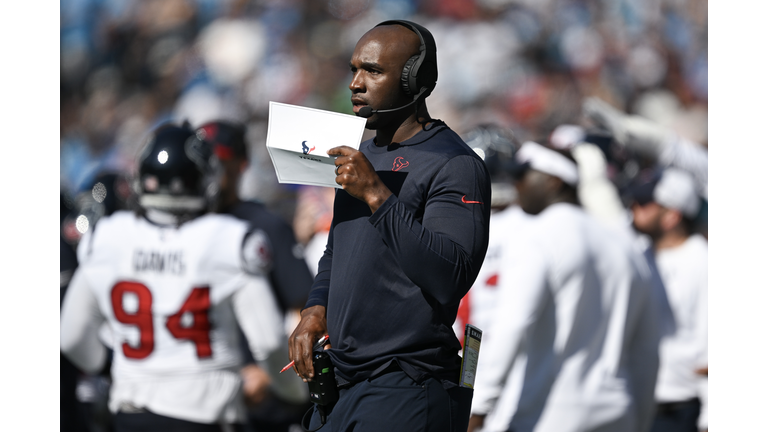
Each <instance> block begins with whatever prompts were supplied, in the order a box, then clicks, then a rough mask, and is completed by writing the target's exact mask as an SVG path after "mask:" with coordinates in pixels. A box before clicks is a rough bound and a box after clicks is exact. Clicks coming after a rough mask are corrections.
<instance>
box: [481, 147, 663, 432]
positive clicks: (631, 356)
mask: <svg viewBox="0 0 768 432" xmlns="http://www.w3.org/2000/svg"><path fill="white" fill-rule="evenodd" d="M516 159H517V161H518V162H519V164H520V167H518V168H519V170H518V180H517V181H516V182H515V186H516V189H517V191H518V202H519V204H520V206H521V207H522V209H523V210H524V211H525V212H526V213H529V214H531V215H534V216H533V217H531V219H530V221H529V223H528V224H527V229H528V233H527V235H526V236H525V239H527V242H526V244H525V247H522V245H520V246H521V247H516V248H510V251H511V254H514V255H515V256H508V257H505V258H503V259H504V260H505V262H509V265H510V268H509V269H506V270H507V271H505V273H504V274H505V275H506V276H505V277H504V278H503V279H501V278H500V279H499V281H498V283H499V285H500V287H499V298H498V304H497V306H496V310H495V312H494V316H493V320H492V324H491V326H490V329H489V330H488V332H487V335H484V338H483V342H482V349H481V353H480V356H479V365H478V370H477V377H476V381H475V385H474V390H475V393H474V398H473V403H472V417H471V419H470V426H469V428H468V430H469V431H470V432H471V431H474V430H479V429H480V428H483V427H484V426H485V425H484V420H485V416H486V415H487V414H488V413H489V412H491V411H492V410H493V409H494V407H495V405H496V404H497V403H498V402H499V397H500V396H501V395H502V394H503V393H504V387H505V385H507V382H508V381H509V379H508V377H509V376H510V374H512V373H513V372H514V368H513V367H512V365H513V364H514V362H515V360H516V359H517V358H518V357H519V356H520V355H521V354H525V355H526V356H527V362H526V365H525V371H524V374H523V375H524V376H523V379H522V387H521V389H520V395H519V400H518V403H517V407H516V409H515V412H514V414H513V415H512V416H511V420H510V421H509V423H508V424H506V425H496V426H495V429H493V428H491V427H486V428H484V429H483V430H491V431H514V432H527V431H537V432H549V431H552V432H554V431H558V432H563V431H617V432H619V431H621V432H634V431H646V430H648V428H649V427H650V424H651V421H652V419H653V413H654V409H655V406H654V400H653V391H654V384H655V381H656V374H657V368H658V346H659V329H658V327H657V325H656V320H655V318H656V313H657V312H656V310H655V308H656V305H657V302H655V301H654V295H655V294H654V292H653V290H652V288H651V284H650V277H651V275H650V270H649V268H648V266H647V264H646V262H645V260H644V259H643V257H642V255H641V254H640V253H639V252H638V251H637V249H636V248H634V246H633V245H632V243H631V241H630V240H629V237H628V236H626V235H621V234H619V233H617V232H611V231H609V230H608V228H606V227H605V225H604V224H603V223H601V222H598V221H597V220H595V219H594V218H593V217H592V216H590V215H588V214H587V213H586V212H585V211H584V210H582V208H581V207H580V205H579V201H578V197H577V192H576V190H577V187H578V181H579V174H578V168H577V165H576V163H575V161H574V160H573V159H572V158H571V157H570V156H569V155H568V154H567V152H564V151H556V150H554V149H551V148H547V147H544V146H542V145H540V144H537V143H534V142H527V143H525V144H523V146H522V147H521V148H520V150H519V151H518V153H517V155H516ZM521 241H522V239H521ZM487 426H491V425H487Z"/></svg>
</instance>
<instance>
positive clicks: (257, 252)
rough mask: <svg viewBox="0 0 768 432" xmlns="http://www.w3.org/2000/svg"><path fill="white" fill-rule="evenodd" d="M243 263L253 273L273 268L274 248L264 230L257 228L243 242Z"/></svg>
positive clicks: (264, 271)
mask: <svg viewBox="0 0 768 432" xmlns="http://www.w3.org/2000/svg"><path fill="white" fill-rule="evenodd" d="M243 265H244V266H245V270H246V271H247V272H249V273H252V274H260V273H266V272H268V271H269V270H270V269H271V268H272V248H271V247H270V245H269V239H268V238H267V235H266V234H265V233H264V231H261V230H255V231H251V232H250V233H248V234H247V235H246V238H245V240H244V242H243Z"/></svg>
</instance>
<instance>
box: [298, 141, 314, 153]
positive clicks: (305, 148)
mask: <svg viewBox="0 0 768 432" xmlns="http://www.w3.org/2000/svg"><path fill="white" fill-rule="evenodd" d="M314 149H315V148H314V147H312V148H309V146H308V145H307V142H306V141H302V142H301V151H302V152H303V153H304V154H309V153H311V152H312V151H313V150H314Z"/></svg>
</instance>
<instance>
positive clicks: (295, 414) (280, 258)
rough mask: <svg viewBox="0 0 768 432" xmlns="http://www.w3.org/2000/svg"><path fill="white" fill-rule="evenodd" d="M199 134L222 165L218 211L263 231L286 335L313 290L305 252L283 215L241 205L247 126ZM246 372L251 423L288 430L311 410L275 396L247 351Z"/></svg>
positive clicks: (220, 124) (214, 124)
mask: <svg viewBox="0 0 768 432" xmlns="http://www.w3.org/2000/svg"><path fill="white" fill-rule="evenodd" d="M197 134H198V136H199V137H200V138H201V139H202V140H203V141H204V142H205V143H207V144H208V145H210V146H211V150H212V151H213V154H214V155H215V156H216V157H217V159H218V161H219V163H220V165H221V167H222V170H223V172H222V174H223V175H222V176H221V181H220V182H219V186H220V190H219V195H218V201H217V207H216V210H217V211H218V212H220V213H225V214H231V215H233V216H235V217H237V218H238V219H242V220H244V221H247V222H248V223H249V224H250V227H251V229H257V230H261V231H262V232H264V233H265V234H266V236H267V238H268V241H269V246H270V250H271V252H272V257H271V258H272V266H271V268H270V269H269V270H268V273H267V275H268V279H269V283H270V287H271V288H272V292H273V294H274V295H275V298H276V299H277V302H278V306H279V307H280V310H281V311H282V313H283V314H284V315H285V317H284V318H285V330H286V336H288V335H289V334H290V333H291V332H292V331H293V327H294V326H295V325H296V323H297V322H298V317H299V311H300V310H301V308H302V307H303V306H304V303H305V302H306V300H307V295H308V293H309V288H310V287H311V286H312V275H311V273H310V271H309V267H307V264H306V262H305V261H304V256H303V249H302V246H301V245H300V244H298V243H297V241H296V237H295V235H294V232H293V228H292V227H291V225H289V224H288V223H287V222H286V221H284V220H283V219H282V218H281V217H280V216H278V215H276V214H274V213H272V212H271V211H269V210H268V209H267V207H266V206H265V205H264V204H262V203H260V202H256V201H243V200H241V199H240V195H239V185H240V179H241V177H242V175H243V172H245V170H246V168H247V167H248V163H249V158H248V153H249V152H248V145H247V142H246V128H245V126H244V125H242V124H240V123H236V122H232V121H224V120H217V121H210V122H207V123H204V124H203V125H202V126H200V127H199V128H198V129H197ZM246 363H247V364H246V366H244V367H243V369H242V371H241V372H242V375H243V379H244V380H245V386H246V387H249V388H252V389H253V394H254V397H253V398H250V400H249V402H251V405H252V406H251V407H250V409H249V416H248V417H249V422H250V423H251V425H252V426H253V427H254V428H256V430H258V431H259V432H278V431H287V430H288V428H289V427H290V425H291V424H299V423H300V422H301V416H302V415H303V414H304V412H305V411H306V410H307V408H308V407H309V400H306V401H304V403H301V404H298V405H297V404H291V403H289V402H287V401H284V400H281V399H279V398H275V397H274V395H272V394H271V393H270V392H268V391H267V390H268V389H269V377H268V375H267V374H266V372H265V371H264V370H263V369H262V368H260V367H259V366H258V365H257V364H256V361H255V359H253V358H251V357H249V356H248V353H247V352H246Z"/></svg>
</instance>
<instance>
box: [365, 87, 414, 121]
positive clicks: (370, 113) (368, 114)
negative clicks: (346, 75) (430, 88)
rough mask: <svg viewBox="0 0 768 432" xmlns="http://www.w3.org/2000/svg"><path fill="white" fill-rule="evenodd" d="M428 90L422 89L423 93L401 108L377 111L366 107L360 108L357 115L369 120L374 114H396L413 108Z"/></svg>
mask: <svg viewBox="0 0 768 432" xmlns="http://www.w3.org/2000/svg"><path fill="white" fill-rule="evenodd" d="M426 90H427V88H426V87H424V88H422V89H421V91H420V92H419V94H417V95H416V97H415V98H413V100H412V101H411V102H409V103H407V104H406V105H403V106H401V107H399V108H393V109H387V110H375V109H373V108H371V107H367V106H366V107H362V108H360V111H358V112H357V115H358V116H359V117H365V118H368V117H370V116H372V115H374V114H383V113H391V112H395V111H400V110H402V109H405V108H408V107H409V106H411V105H413V104H415V103H416V102H418V101H419V99H420V98H421V95H422V94H424V92H425V91H426Z"/></svg>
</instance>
